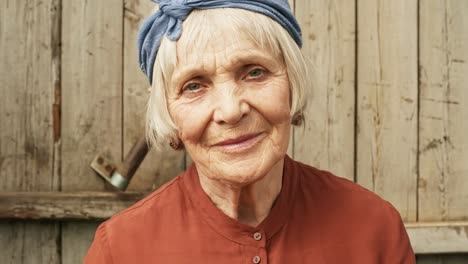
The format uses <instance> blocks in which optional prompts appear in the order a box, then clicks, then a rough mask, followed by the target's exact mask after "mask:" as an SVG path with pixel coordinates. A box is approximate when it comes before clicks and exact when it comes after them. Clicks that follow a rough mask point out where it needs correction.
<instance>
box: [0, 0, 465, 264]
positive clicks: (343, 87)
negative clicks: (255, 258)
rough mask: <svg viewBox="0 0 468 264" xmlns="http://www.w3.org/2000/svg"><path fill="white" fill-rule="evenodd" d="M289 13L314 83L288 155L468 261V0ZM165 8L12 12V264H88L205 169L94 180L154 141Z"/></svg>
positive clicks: (2, 142)
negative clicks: (365, 192)
mask: <svg viewBox="0 0 468 264" xmlns="http://www.w3.org/2000/svg"><path fill="white" fill-rule="evenodd" d="M290 3H291V5H292V7H293V9H294V11H295V14H296V16H297V18H298V20H299V22H300V24H301V26H302V30H303V38H304V46H303V52H304V54H305V55H306V56H307V57H308V59H309V60H310V63H311V67H312V69H313V71H312V72H313V75H314V83H313V85H312V84H311V87H310V88H309V89H311V91H312V93H311V98H310V100H309V103H310V108H309V110H308V111H307V113H306V116H305V117H306V122H305V127H304V128H295V129H294V133H293V134H292V137H291V144H290V148H289V151H288V153H289V155H290V156H292V157H293V158H294V159H296V160H299V161H303V162H305V163H308V164H311V165H313V166H316V167H319V168H321V169H327V170H330V171H332V172H333V173H335V174H337V175H339V176H342V177H345V178H348V179H350V180H353V181H355V182H357V183H358V184H360V185H362V186H364V187H366V188H368V189H370V190H372V191H374V192H376V193H378V194H379V195H380V196H382V197H383V198H384V199H387V200H389V201H390V202H391V203H392V204H393V205H394V206H395V207H396V208H397V209H398V210H399V212H400V214H401V216H402V218H403V219H404V220H405V222H406V223H407V229H408V233H409V235H410V238H411V241H412V244H413V247H414V250H415V251H416V253H417V254H418V255H417V258H418V263H419V264H432V263H434V264H435V263H437V264H461V263H465V264H466V263H468V140H467V138H466V137H467V135H468V87H467V86H468V15H467V14H468V1H467V0H312V1H310V0H291V1H290ZM153 8H154V4H153V3H152V2H151V1H149V0H99V1H76V0H0V262H1V263H82V260H83V257H84V255H85V254H86V252H87V249H88V247H89V246H90V244H91V242H92V240H93V236H94V232H95V229H96V227H97V226H98V224H99V223H100V222H101V221H103V220H105V219H106V218H108V217H110V216H111V215H112V214H115V213H116V212H118V211H120V210H122V209H123V208H125V207H128V206H130V205H131V204H133V203H135V202H136V201H137V200H138V199H141V198H142V197H144V196H145V195H146V194H148V193H149V192H151V191H152V190H154V189H156V188H158V187H159V186H161V185H162V184H163V183H165V182H167V181H168V180H170V179H172V178H173V177H175V176H176V175H178V174H179V173H181V172H182V171H184V169H185V168H186V167H187V165H188V164H189V163H190V158H189V157H188V156H187V155H186V154H185V153H184V152H183V151H174V150H172V149H170V148H169V147H168V148H167V149H163V150H161V151H159V152H156V151H154V150H151V151H150V153H149V154H148V155H147V157H146V159H145V161H144V162H143V164H142V165H141V167H140V168H139V169H138V171H137V173H136V175H135V176H134V178H133V179H132V181H131V183H130V186H129V188H128V190H127V191H126V192H125V193H122V192H116V191H115V190H114V189H113V188H112V187H110V186H109V184H107V183H106V182H105V181H104V180H103V179H102V178H101V177H100V176H98V174H97V173H96V172H95V171H94V170H92V169H91V168H90V163H91V162H92V161H93V159H94V158H95V157H96V156H97V155H101V156H102V157H104V158H105V159H106V160H109V161H113V162H114V163H118V162H120V161H121V160H122V159H123V158H124V156H125V155H126V153H127V152H128V151H129V150H130V148H131V147H132V146H133V145H134V144H135V142H136V141H137V140H138V138H140V137H141V136H142V135H143V133H144V115H145V108H146V101H147V98H148V93H147V88H148V84H147V80H146V78H145V76H144V75H143V73H142V72H141V71H140V68H139V67H138V65H137V52H136V34H137V32H138V29H139V25H140V24H141V22H142V20H143V18H144V17H146V16H147V15H149V14H150V13H151V12H152V10H153ZM312 86H313V87H312ZM155 247H157V245H155Z"/></svg>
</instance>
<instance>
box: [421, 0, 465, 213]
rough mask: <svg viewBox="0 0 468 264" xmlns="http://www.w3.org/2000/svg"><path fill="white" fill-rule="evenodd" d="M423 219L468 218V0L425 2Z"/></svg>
mask: <svg viewBox="0 0 468 264" xmlns="http://www.w3.org/2000/svg"><path fill="white" fill-rule="evenodd" d="M420 5H421V6H420V8H421V9H420V12H421V13H420V19H421V22H420V27H421V33H420V34H421V35H420V36H421V42H420V54H421V56H420V71H421V88H420V89H421V94H420V100H421V110H420V122H421V125H420V142H421V144H420V149H419V150H420V174H421V175H420V181H419V186H418V187H419V195H420V199H419V219H420V220H424V221H434V220H465V219H467V218H468V193H467V190H468V181H466V176H467V175H468V162H467V161H468V140H466V135H467V131H468V90H467V86H466V84H467V83H468V75H467V73H468V49H467V47H468V17H467V16H466V14H467V12H468V2H467V1H465V0H450V1H442V0H437V1H422V2H421V3H420Z"/></svg>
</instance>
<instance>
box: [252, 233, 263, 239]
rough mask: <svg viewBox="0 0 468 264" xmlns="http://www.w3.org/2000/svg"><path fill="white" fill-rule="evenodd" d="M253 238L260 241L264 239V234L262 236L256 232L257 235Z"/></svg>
mask: <svg viewBox="0 0 468 264" xmlns="http://www.w3.org/2000/svg"><path fill="white" fill-rule="evenodd" d="M253 238H254V239H255V240H257V241H259V240H261V239H262V234H260V233H259V232H255V234H253Z"/></svg>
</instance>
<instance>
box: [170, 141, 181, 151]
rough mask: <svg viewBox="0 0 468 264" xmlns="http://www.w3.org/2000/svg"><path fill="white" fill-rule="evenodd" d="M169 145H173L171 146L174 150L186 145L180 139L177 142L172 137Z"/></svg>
mask: <svg viewBox="0 0 468 264" xmlns="http://www.w3.org/2000/svg"><path fill="white" fill-rule="evenodd" d="M169 146H171V148H172V149H174V150H181V149H182V148H183V147H184V144H182V143H181V142H180V140H178V141H177V142H175V141H174V140H172V139H171V141H169Z"/></svg>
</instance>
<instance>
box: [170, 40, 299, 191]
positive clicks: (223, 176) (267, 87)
mask: <svg viewBox="0 0 468 264" xmlns="http://www.w3.org/2000/svg"><path fill="white" fill-rule="evenodd" d="M235 35H236V36H235ZM187 43H188V42H187ZM177 51H178V54H177V56H178V62H177V66H176V69H175V70H174V73H173V76H172V79H171V83H172V88H171V90H170V91H169V93H168V104H169V112H170V114H171V117H172V119H173V120H174V123H175V124H176V126H177V128H178V133H179V137H180V139H181V140H182V142H183V143H184V145H185V148H186V150H187V151H188V152H189V154H190V156H191V157H192V159H193V161H194V162H195V164H196V165H197V170H198V172H199V174H200V176H205V177H208V178H211V179H217V180H221V181H224V182H226V183H229V184H234V185H238V186H244V185H247V184H250V183H253V182H255V181H258V180H260V179H261V178H262V177H263V176H265V175H266V174H267V173H268V172H269V171H270V170H271V169H272V167H273V165H275V164H276V163H277V162H278V161H280V160H281V159H283V157H284V155H285V153H286V150H287V147H288V142H289V133H290V105H289V101H290V100H289V96H290V92H289V81H288V76H287V73H286V70H285V67H284V65H283V62H282V60H281V59H280V58H277V57H274V56H273V55H271V54H269V52H268V51H265V50H262V49H259V48H258V47H257V46H256V45H255V44H254V43H252V42H251V41H250V40H247V38H242V36H239V34H232V32H231V33H221V35H220V36H218V37H216V38H213V39H212V40H210V42H209V43H208V44H206V45H203V47H197V44H194V43H191V44H184V40H183V36H182V38H181V39H180V40H179V42H178V44H177Z"/></svg>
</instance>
